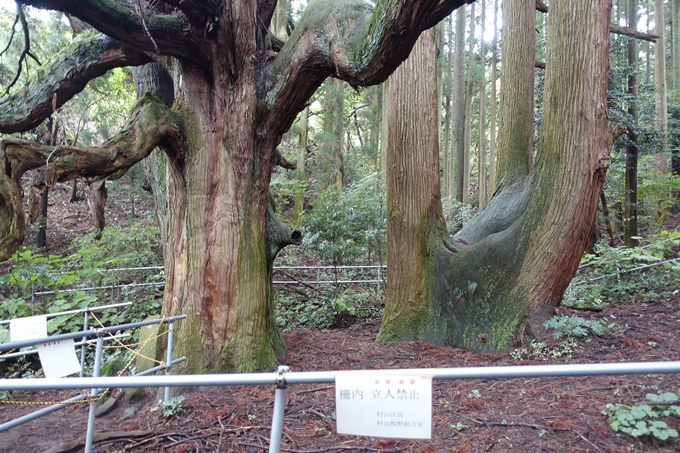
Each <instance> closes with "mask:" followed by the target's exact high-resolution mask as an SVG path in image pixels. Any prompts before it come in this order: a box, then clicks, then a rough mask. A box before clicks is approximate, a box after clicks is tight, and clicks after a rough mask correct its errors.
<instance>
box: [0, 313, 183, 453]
mask: <svg viewBox="0 0 680 453" xmlns="http://www.w3.org/2000/svg"><path fill="white" fill-rule="evenodd" d="M117 305H118V306H125V305H129V303H127V304H117ZM105 308H107V307H94V308H92V309H83V310H72V311H70V312H63V313H69V314H71V313H73V312H75V313H78V312H82V311H84V312H85V313H86V314H87V313H89V312H91V311H95V310H97V311H101V310H102V309H105ZM108 308H110V306H109V307H108ZM63 313H62V314H63ZM59 315H60V314H59V313H55V314H54V315H53V316H59ZM182 319H186V315H179V316H173V317H168V318H162V319H155V320H148V321H140V322H134V323H127V324H120V325H116V326H109V327H102V328H97V329H89V328H88V326H87V323H85V325H84V328H83V330H82V331H78V332H71V333H65V334H60V335H52V336H49V337H45V338H36V339H31V340H22V341H14V342H11V343H4V344H0V352H4V351H11V350H14V349H21V348H24V347H28V346H34V345H38V344H41V343H46V342H56V341H61V340H70V339H76V338H83V342H82V343H84V344H87V343H89V342H88V341H86V340H85V338H86V337H89V336H94V337H96V349H95V358H94V368H93V378H99V377H100V376H99V375H100V371H101V365H102V352H103V345H104V341H105V339H113V338H116V336H113V335H108V336H107V335H106V334H110V333H113V332H116V331H119V330H128V329H134V328H138V327H144V326H149V325H154V324H161V323H165V324H167V325H168V332H167V333H168V337H167V338H168V343H167V355H166V362H165V363H161V365H158V366H156V367H153V368H150V369H148V370H145V371H143V372H140V373H138V374H134V375H132V376H145V375H148V374H151V373H155V372H157V371H163V370H165V371H166V374H167V375H169V373H170V369H171V367H172V366H173V365H175V364H177V363H180V362H182V361H184V360H185V358H184V357H180V358H177V359H173V358H172V340H173V338H172V337H173V332H174V322H175V321H180V320H182ZM118 337H120V336H118ZM84 344H83V346H82V348H81V355H80V362H81V372H80V378H74V379H62V378H60V379H59V380H62V381H75V380H80V379H85V378H83V364H84V357H85V350H84ZM22 352H23V351H22ZM34 352H37V351H25V352H23V353H34ZM16 354H18V353H12V354H10V355H4V356H0V358H8V357H11V356H15V355H16ZM127 378H129V377H124V378H120V377H119V379H127ZM45 379H47V378H45ZM39 380H40V379H30V380H26V381H27V382H28V381H39ZM5 381H11V379H0V382H5ZM117 387H120V386H117ZM75 388H85V387H75ZM105 388H110V386H97V387H90V389H91V391H90V395H89V397H90V403H89V405H90V409H89V413H88V421H87V434H86V441H85V452H86V453H90V452H91V451H92V440H93V435H94V418H95V412H96V408H97V402H98V400H99V397H100V395H102V394H103V393H104V389H105ZM169 392H170V388H169V387H166V388H165V394H164V401H167V400H168V399H169V395H170V393H169ZM84 398H85V395H79V396H76V397H74V398H70V399H67V400H65V401H63V402H61V403H58V404H53V405H50V406H48V407H46V408H43V409H40V410H38V411H35V412H32V413H30V414H27V415H24V416H22V417H19V418H16V419H14V420H11V421H8V422H5V423H2V424H0V432H4V431H7V430H8V429H11V428H14V427H15V426H18V425H20V424H23V423H26V422H29V421H31V420H35V419H36V418H39V417H42V416H43V415H47V414H49V413H51V412H54V411H56V410H58V409H61V408H64V407H66V406H68V405H70V404H73V403H76V402H78V401H80V400H82V399H84Z"/></svg>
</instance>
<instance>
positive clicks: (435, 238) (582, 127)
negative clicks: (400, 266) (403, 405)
mask: <svg viewBox="0 0 680 453" xmlns="http://www.w3.org/2000/svg"><path fill="white" fill-rule="evenodd" d="M550 6H551V8H552V10H551V14H550V16H549V19H548V21H549V25H548V51H547V55H546V67H547V70H546V79H545V90H546V91H545V93H546V94H545V105H544V116H543V123H542V129H541V134H540V138H539V142H538V147H537V154H536V165H535V166H534V168H533V170H532V172H531V173H530V175H529V176H528V177H527V178H526V183H525V185H524V187H523V192H527V191H528V192H530V193H529V195H528V200H527V204H526V209H525V210H524V212H523V214H522V215H521V216H520V217H519V219H518V220H516V221H514V222H513V223H511V225H509V226H508V227H507V228H505V229H503V230H502V231H499V232H498V233H496V234H491V235H488V236H487V237H485V238H483V239H481V240H479V241H478V242H477V243H475V244H474V245H472V244H470V245H469V246H468V247H467V248H464V247H462V248H463V250H462V251H461V252H459V253H454V252H452V249H453V248H454V247H452V244H450V243H447V241H446V240H445V238H442V236H441V235H439V234H437V231H438V228H437V225H438V224H439V223H438V221H437V220H436V212H437V209H438V204H437V203H436V202H433V203H429V204H428V212H429V213H430V217H429V219H430V223H431V224H430V228H431V229H430V230H429V231H430V234H429V236H427V240H426V241H423V240H422V238H423V237H424V235H423V234H422V233H420V234H419V235H417V236H414V237H411V238H409V240H410V241H411V242H415V243H416V247H418V250H420V255H419V256H421V257H423V258H421V261H424V262H423V263H421V264H419V266H418V268H416V269H427V267H428V266H431V268H433V269H434V271H433V272H430V273H426V274H425V279H424V281H423V282H421V283H419V284H420V289H419V290H418V291H416V292H411V293H410V296H409V301H408V302H407V303H406V302H403V303H401V304H399V305H397V306H391V304H392V302H390V301H389V300H388V304H387V305H386V307H385V319H384V320H383V324H382V326H381V329H380V333H379V337H378V339H379V340H383V341H385V340H397V339H400V340H409V339H416V338H419V339H424V340H428V341H431V342H433V343H436V344H452V345H456V346H461V347H465V348H468V349H472V350H477V351H494V352H498V351H503V350H505V349H506V348H507V347H508V346H510V345H511V344H512V342H513V341H514V340H515V339H516V338H517V336H518V335H520V334H521V333H522V332H525V333H527V334H529V335H530V336H533V337H536V338H541V337H543V336H545V330H544V329H543V322H544V321H545V320H547V319H549V318H550V317H551V316H552V315H553V314H554V310H555V307H556V306H557V305H558V304H559V303H560V301H561V299H562V296H563V294H564V290H565V289H566V287H567V285H568V284H569V281H570V280H571V278H572V277H573V275H574V273H575V272H576V269H577V267H578V263H579V261H580V258H581V255H582V253H583V251H584V250H585V247H586V244H587V242H588V237H589V234H590V229H591V226H592V219H593V218H594V215H595V211H596V209H597V202H598V198H599V195H600V191H601V188H602V184H603V182H604V177H605V173H606V169H607V166H608V163H609V146H608V135H609V129H608V128H609V124H608V117H607V110H606V105H607V71H608V61H609V59H608V58H609V14H610V8H611V3H610V1H609V0H553V1H552V2H551V5H550ZM571 17H579V18H581V20H578V21H573V20H569V18H571ZM409 120H411V119H409ZM402 121H404V120H402ZM416 135H417V134H416ZM404 179H405V180H408V175H404ZM432 196H434V195H432ZM489 206H491V205H489ZM487 209H488V208H487ZM397 220H398V219H397ZM388 221H391V219H388ZM455 245H456V246H460V244H455ZM459 248H460V247H459ZM388 265H389V266H391V263H389V261H388ZM390 269H392V267H390ZM390 272H392V271H390ZM415 273H416V272H414V274H415ZM390 275H392V273H391V274H390ZM391 278H392V277H390V279H391ZM432 298H434V300H433V299H432ZM411 306H414V307H421V310H420V311H419V312H415V313H411V312H413V310H414V309H412V308H409V307H411ZM405 313H408V316H404V314H405Z"/></svg>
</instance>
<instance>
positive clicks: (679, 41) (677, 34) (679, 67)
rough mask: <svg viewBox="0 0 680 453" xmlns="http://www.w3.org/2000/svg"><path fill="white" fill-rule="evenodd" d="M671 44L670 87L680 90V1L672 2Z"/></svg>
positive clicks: (674, 0) (673, 0) (672, 0)
mask: <svg viewBox="0 0 680 453" xmlns="http://www.w3.org/2000/svg"><path fill="white" fill-rule="evenodd" d="M671 44H672V45H671V78H670V82H671V83H670V87H671V89H673V90H680V0H671Z"/></svg>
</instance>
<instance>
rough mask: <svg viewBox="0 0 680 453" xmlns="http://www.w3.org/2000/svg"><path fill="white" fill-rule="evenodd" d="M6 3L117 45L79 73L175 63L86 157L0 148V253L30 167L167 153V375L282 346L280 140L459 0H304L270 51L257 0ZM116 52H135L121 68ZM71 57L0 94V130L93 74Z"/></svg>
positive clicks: (220, 367) (100, 170)
mask: <svg viewBox="0 0 680 453" xmlns="http://www.w3.org/2000/svg"><path fill="white" fill-rule="evenodd" d="M21 3H23V4H30V5H33V6H38V7H42V8H47V9H55V10H60V11H63V12H66V13H68V14H70V15H72V16H74V17H77V18H79V19H82V20H83V21H85V22H87V23H89V24H90V25H92V26H93V27H94V28H96V29H98V30H99V31H100V32H102V33H105V34H107V35H108V36H110V37H111V38H112V41H114V42H117V43H119V44H118V47H115V46H114V47H113V48H111V49H109V48H108V47H105V48H104V50H103V51H99V52H94V53H93V54H92V55H93V56H94V58H93V60H94V63H87V64H85V66H87V65H88V64H89V65H90V66H97V65H99V66H98V67H102V62H105V61H109V60H107V59H109V57H111V58H114V61H113V63H108V64H113V65H114V66H116V65H118V66H124V65H129V64H143V63H146V62H148V61H149V57H148V55H152V56H154V57H155V56H158V55H161V56H164V57H168V56H169V57H174V58H176V59H177V61H178V67H179V73H180V77H181V80H182V84H181V96H178V98H179V99H178V101H177V103H176V104H177V105H176V106H175V107H174V108H173V109H169V108H167V107H166V106H165V105H164V104H163V103H162V102H160V101H158V100H154V99H155V98H153V99H152V98H151V97H150V96H144V97H143V98H142V99H141V100H140V101H139V102H138V104H137V107H136V109H135V110H134V111H133V113H132V121H131V123H130V126H129V127H128V128H127V129H126V131H124V133H123V134H121V135H120V136H118V137H116V138H114V139H113V140H112V141H111V142H110V143H106V144H104V145H102V146H101V147H98V148H90V149H85V150H79V149H76V148H68V147H62V148H58V149H57V150H53V149H44V148H41V147H38V146H35V145H33V144H29V143H25V142H22V141H18V140H16V139H11V140H5V141H4V142H3V146H2V148H1V149H2V151H1V152H0V159H2V161H3V162H2V163H3V164H4V165H3V166H2V170H3V171H0V217H1V220H2V223H1V224H0V238H2V239H0V246H2V247H3V248H2V252H0V253H1V256H0V258H2V259H6V258H7V257H8V256H9V255H11V252H10V251H11V249H12V248H14V249H16V247H18V245H19V244H20V243H21V241H22V240H23V237H22V234H23V227H24V214H23V209H22V207H21V189H20V186H19V178H20V175H21V174H22V170H23V169H25V168H27V166H30V165H29V164H30V163H35V165H36V166H35V167H33V168H37V167H42V169H43V171H44V173H45V181H46V184H47V185H48V186H49V185H50V184H53V183H54V182H56V181H62V180H69V179H73V178H75V177H87V178H99V179H101V178H105V177H107V176H110V175H111V174H112V173H114V172H115V171H118V170H120V169H121V168H123V166H127V167H129V166H130V165H133V164H134V163H136V162H138V161H139V160H141V159H142V158H143V157H146V156H147V155H148V154H149V153H151V151H152V150H153V149H154V148H156V147H160V148H161V149H163V150H164V152H165V153H166V154H167V156H168V198H169V200H171V201H170V203H169V216H168V249H167V250H168V253H167V262H166V286H165V294H164V307H163V314H164V315H173V314H177V313H184V314H186V315H187V319H186V320H185V321H183V322H182V323H179V324H177V325H176V339H177V341H176V343H175V344H176V350H175V351H174V354H175V355H176V356H179V355H185V356H186V357H187V359H188V360H187V361H186V362H185V364H184V365H183V366H182V369H181V370H180V371H181V372H185V373H187V372H188V373H192V372H193V373H201V372H211V371H212V372H215V371H254V370H266V369H271V368H272V367H274V366H275V364H276V354H277V353H281V352H282V351H283V349H284V344H283V341H282V339H281V336H280V334H279V332H278V329H277V327H276V324H275V318H274V307H273V298H272V297H271V268H272V263H273V260H274V257H275V255H276V253H277V252H278V250H280V248H281V247H283V246H284V245H286V244H289V243H296V242H299V241H300V239H301V238H300V235H299V232H296V231H295V230H294V229H292V228H290V227H288V226H287V225H285V224H282V223H281V222H279V221H278V220H277V219H276V216H275V212H274V208H273V204H272V203H271V202H270V197H269V193H268V192H269V190H268V189H269V181H270V178H271V173H272V170H273V168H274V166H275V165H276V164H277V162H279V160H280V156H279V155H278V152H277V146H278V144H279V142H280V140H281V136H282V134H283V133H284V132H285V131H287V130H288V129H289V128H290V126H291V124H292V122H293V121H294V120H295V117H296V115H297V114H298V113H299V112H300V111H302V110H303V109H304V107H305V105H306V104H307V103H308V100H309V98H310V97H311V96H312V94H313V93H314V92H315V91H316V89H317V88H318V87H319V86H320V85H321V84H322V82H323V81H324V80H325V79H326V78H328V77H331V76H332V77H334V78H336V79H341V80H344V81H346V82H348V83H350V84H351V85H352V86H369V85H375V84H379V83H381V82H382V81H384V80H385V79H386V78H387V77H388V76H389V75H390V74H391V73H392V72H393V71H394V70H395V69H396V67H397V66H398V65H399V64H400V63H401V62H402V61H403V60H405V59H406V58H407V56H408V54H409V53H410V51H411V48H412V47H413V45H414V44H415V42H416V40H417V38H418V36H419V35H420V33H421V32H422V31H423V30H425V29H427V28H430V27H433V26H434V25H436V23H437V22H439V21H440V20H442V19H443V18H444V17H446V16H447V15H448V14H449V13H450V12H451V11H453V10H454V9H455V8H457V7H459V6H461V5H462V4H463V3H464V0H441V1H439V0H418V1H415V0H406V1H403V0H402V1H397V0H388V1H386V2H379V3H378V4H377V5H376V6H373V5H371V4H369V3H366V2H363V1H357V0H350V1H342V2H336V1H327V0H313V1H312V2H311V3H310V4H309V6H308V7H307V9H306V11H305V13H304V14H303V16H302V18H301V19H300V22H299V23H298V25H297V27H296V28H295V30H294V31H293V33H292V34H291V36H290V37H289V38H288V40H287V41H286V42H285V44H283V43H280V42H278V41H276V40H275V39H273V38H272V37H271V36H270V34H269V32H268V30H269V26H270V24H271V21H272V16H273V15H274V9H275V6H276V2H272V1H266V0H261V1H256V0H235V1H230V2H226V1H217V0H200V1H199V0H161V1H156V2H145V1H143V2H138V5H137V8H135V7H133V6H132V5H128V4H124V3H120V2H111V1H107V0H73V1H69V2H64V1H62V0H25V1H21ZM137 10H139V11H137ZM140 11H141V14H139V12H140ZM106 39H110V38H106ZM87 49H90V47H89V46H87ZM124 49H135V51H136V52H143V53H141V54H138V53H135V54H134V59H133V58H132V57H129V56H128V57H127V58H128V59H131V60H132V61H131V62H128V61H124V58H123V57H122V56H121V55H123V54H125V53H126V52H128V50H124ZM109 50H110V52H109ZM83 52H84V53H85V54H87V53H88V51H83ZM75 53H77V52H75ZM75 58H76V55H75V54H74V55H71V56H69V57H65V59H66V60H68V61H67V62H66V67H67V68H69V69H68V70H65V71H62V72H61V73H59V72H58V71H53V73H52V72H51V73H50V74H42V73H41V77H42V78H40V77H38V78H36V79H35V83H36V84H37V85H36V86H39V87H40V90H43V92H44V93H45V94H43V95H42V96H38V97H37V98H36V100H35V101H31V102H25V100H24V99H21V97H19V98H16V97H15V98H12V99H10V100H7V101H3V102H5V103H4V104H3V108H2V109H0V110H2V111H3V112H13V113H12V115H11V118H9V119H5V117H3V119H2V120H0V124H1V126H0V127H1V130H2V131H3V132H10V131H15V130H24V129H25V127H27V126H26V125H27V124H32V122H34V120H32V119H31V118H39V119H40V118H41V117H42V118H44V117H46V116H47V115H49V113H51V110H50V109H52V110H53V109H54V108H55V107H54V106H55V105H56V106H58V105H60V104H59V103H60V102H62V101H63V102H65V101H66V100H67V97H68V96H67V95H66V94H65V95H61V94H59V92H58V89H57V88H54V87H55V84H54V83H53V84H51V85H50V83H49V80H52V79H53V80H55V81H56V83H57V84H58V83H59V81H62V80H70V79H69V77H80V78H78V80H79V81H80V82H83V81H86V80H89V79H90V78H93V77H95V76H96V75H93V73H85V72H84V71H73V70H72V68H73V67H74V66H73V64H72V61H75ZM114 66H111V67H114ZM83 74H84V75H83ZM50 78H51V79H50ZM48 79H49V80H48ZM31 83H33V82H31ZM29 88H31V87H29ZM40 90H38V89H36V90H33V89H32V88H31V89H30V90H29V91H30V92H31V93H32V92H33V91H35V92H36V93H37V92H38V91H40ZM71 91H77V89H74V90H71ZM55 93H57V94H56V97H55ZM31 96H32V94H31ZM30 99H33V98H32V97H30ZM22 105H23V106H24V107H25V109H26V111H20V108H21V106H22ZM22 112H23V113H22ZM3 114H4V113H3ZM38 122H39V121H38ZM53 151H54V152H53ZM48 158H49V159H48ZM48 160H49V162H48ZM7 253H9V255H8V254H7Z"/></svg>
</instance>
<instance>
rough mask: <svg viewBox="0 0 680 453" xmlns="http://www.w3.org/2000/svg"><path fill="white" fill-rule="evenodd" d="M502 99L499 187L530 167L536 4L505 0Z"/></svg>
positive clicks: (516, 177)
mask: <svg viewBox="0 0 680 453" xmlns="http://www.w3.org/2000/svg"><path fill="white" fill-rule="evenodd" d="M502 8H503V33H502V43H503V44H502V45H503V52H502V53H501V67H502V68H503V71H501V87H502V89H501V100H500V111H499V121H498V169H497V174H496V181H497V182H496V184H497V187H496V188H499V187H504V186H507V185H509V184H512V183H513V182H514V181H516V180H517V179H518V178H521V177H524V176H526V175H527V173H528V172H529V169H530V168H531V157H532V154H533V143H534V64H535V61H536V4H535V1H534V0H530V1H526V0H505V1H503V6H502Z"/></svg>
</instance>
